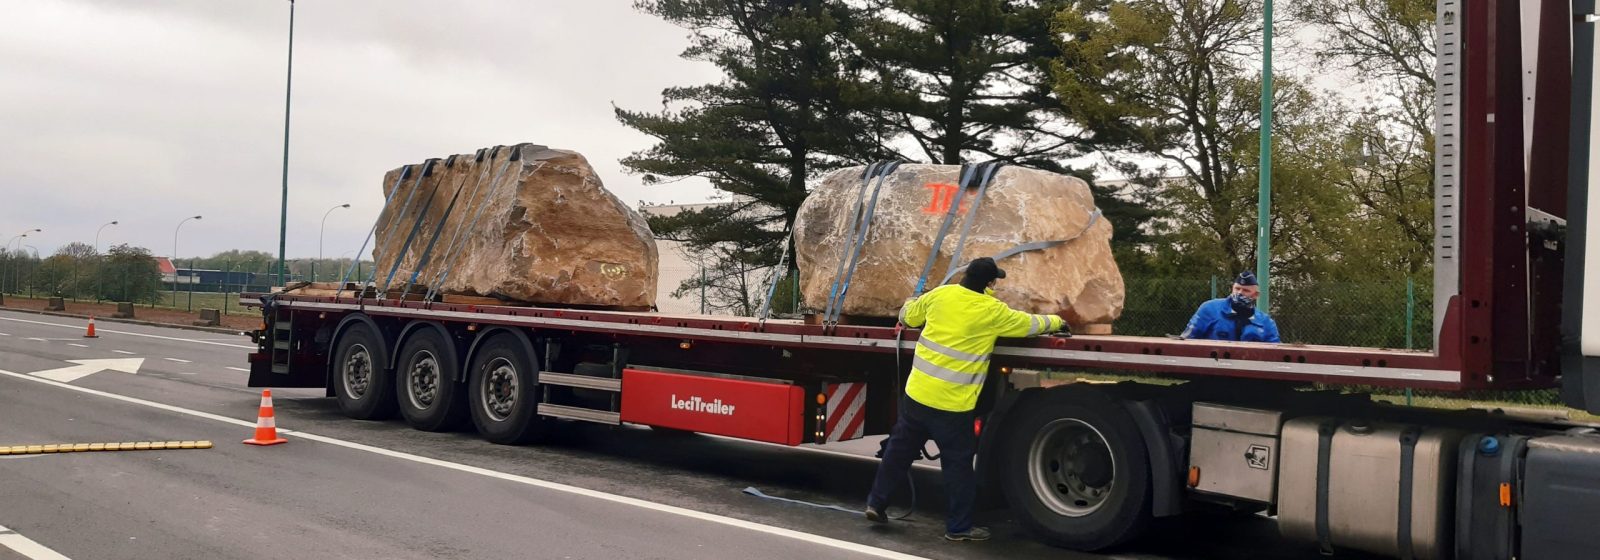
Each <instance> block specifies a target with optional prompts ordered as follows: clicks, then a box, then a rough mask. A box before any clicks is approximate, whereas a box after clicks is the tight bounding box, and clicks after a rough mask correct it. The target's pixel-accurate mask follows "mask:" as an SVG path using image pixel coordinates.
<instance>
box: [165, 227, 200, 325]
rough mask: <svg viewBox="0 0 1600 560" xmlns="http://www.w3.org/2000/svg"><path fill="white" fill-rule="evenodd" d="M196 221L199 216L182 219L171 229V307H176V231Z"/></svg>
mask: <svg viewBox="0 0 1600 560" xmlns="http://www.w3.org/2000/svg"><path fill="white" fill-rule="evenodd" d="M198 219H200V217H199V216H190V217H188V218H184V219H183V221H181V222H178V227H175V228H172V306H173V307H177V306H178V230H180V229H183V224H186V223H189V220H198ZM191 268H192V267H191ZM189 273H190V274H193V273H194V271H193V270H190V271H189Z"/></svg>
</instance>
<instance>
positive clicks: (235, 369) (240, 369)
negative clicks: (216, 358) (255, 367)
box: [227, 366, 250, 373]
mask: <svg viewBox="0 0 1600 560" xmlns="http://www.w3.org/2000/svg"><path fill="white" fill-rule="evenodd" d="M227 367H228V369H231V370H233V371H242V372H245V373H250V370H248V369H245V368H242V367H233V366H227Z"/></svg>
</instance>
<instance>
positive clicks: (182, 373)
mask: <svg viewBox="0 0 1600 560" xmlns="http://www.w3.org/2000/svg"><path fill="white" fill-rule="evenodd" d="M178 375H200V374H198V373H195V372H192V371H180V372H178Z"/></svg>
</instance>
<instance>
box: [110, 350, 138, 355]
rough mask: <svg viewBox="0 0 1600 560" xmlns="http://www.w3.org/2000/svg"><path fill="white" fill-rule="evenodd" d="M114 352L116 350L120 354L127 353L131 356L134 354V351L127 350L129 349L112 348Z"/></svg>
mask: <svg viewBox="0 0 1600 560" xmlns="http://www.w3.org/2000/svg"><path fill="white" fill-rule="evenodd" d="M112 352H116V353H118V354H127V355H129V356H132V355H133V352H129V351H127V350H112Z"/></svg>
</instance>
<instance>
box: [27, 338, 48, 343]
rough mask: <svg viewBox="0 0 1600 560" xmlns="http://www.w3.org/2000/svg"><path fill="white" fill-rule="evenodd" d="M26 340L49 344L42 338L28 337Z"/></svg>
mask: <svg viewBox="0 0 1600 560" xmlns="http://www.w3.org/2000/svg"><path fill="white" fill-rule="evenodd" d="M28 340H37V341H39V342H50V341H48V340H45V339H42V338H33V337H29V338H28Z"/></svg>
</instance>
